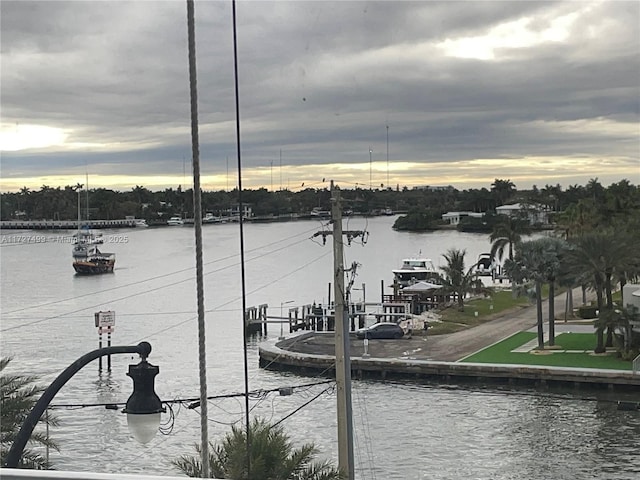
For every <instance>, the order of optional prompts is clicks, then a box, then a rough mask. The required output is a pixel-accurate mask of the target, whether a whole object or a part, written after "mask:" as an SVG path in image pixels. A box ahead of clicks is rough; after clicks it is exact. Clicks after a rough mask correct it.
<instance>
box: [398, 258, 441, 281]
mask: <svg viewBox="0 0 640 480" xmlns="http://www.w3.org/2000/svg"><path fill="white" fill-rule="evenodd" d="M392 272H393V281H394V283H397V284H398V285H399V286H400V288H404V287H407V286H409V285H413V284H414V283H417V282H432V283H436V284H437V283H438V279H439V274H438V271H437V270H436V268H435V267H434V265H433V262H432V261H431V259H430V258H422V257H411V258H405V259H403V260H402V266H401V267H400V268H398V269H395V270H392Z"/></svg>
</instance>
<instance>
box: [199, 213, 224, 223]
mask: <svg viewBox="0 0 640 480" xmlns="http://www.w3.org/2000/svg"><path fill="white" fill-rule="evenodd" d="M221 222H222V218H221V217H216V216H215V215H214V214H213V213H211V212H207V213H206V214H205V215H204V217H202V223H221Z"/></svg>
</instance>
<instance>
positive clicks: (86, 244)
mask: <svg viewBox="0 0 640 480" xmlns="http://www.w3.org/2000/svg"><path fill="white" fill-rule="evenodd" d="M74 236H75V243H74V245H73V250H72V252H71V254H72V256H73V269H74V270H75V271H76V273H79V274H96V273H111V272H113V268H114V266H115V263H116V256H115V254H114V253H105V252H101V251H100V249H99V245H101V244H102V243H103V240H102V236H101V235H100V236H97V235H96V234H95V233H94V232H93V231H92V230H91V229H90V228H81V229H79V230H78V232H77V233H76V234H75V235H74Z"/></svg>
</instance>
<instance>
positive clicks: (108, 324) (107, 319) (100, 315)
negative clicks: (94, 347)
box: [94, 310, 116, 372]
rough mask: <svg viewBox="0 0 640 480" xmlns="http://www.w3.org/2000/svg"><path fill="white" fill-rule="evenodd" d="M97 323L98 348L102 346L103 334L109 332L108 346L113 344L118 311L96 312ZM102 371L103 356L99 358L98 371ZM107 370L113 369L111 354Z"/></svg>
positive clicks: (108, 358) (108, 356)
mask: <svg viewBox="0 0 640 480" xmlns="http://www.w3.org/2000/svg"><path fill="white" fill-rule="evenodd" d="M94 319H95V325H96V327H97V328H98V348H102V334H103V333H106V334H107V347H110V346H111V332H113V330H114V329H115V328H116V312H114V311H113V310H108V311H106V312H96V313H95V314H94ZM101 371H102V357H100V358H99V360H98V372H101ZM107 371H108V372H110V371H111V355H107Z"/></svg>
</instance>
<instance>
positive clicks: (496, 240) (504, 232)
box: [489, 215, 531, 260]
mask: <svg viewBox="0 0 640 480" xmlns="http://www.w3.org/2000/svg"><path fill="white" fill-rule="evenodd" d="M499 217H502V218H500V220H498V222H497V223H496V224H495V226H494V227H493V232H491V235H490V236H489V241H490V242H491V243H492V245H491V257H492V258H497V259H502V258H503V256H504V250H505V248H507V247H508V249H509V260H513V247H514V245H515V244H516V243H519V242H520V241H521V240H522V236H523V235H528V234H529V233H531V226H530V225H529V221H528V220H524V219H521V218H518V217H510V216H506V215H499Z"/></svg>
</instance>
